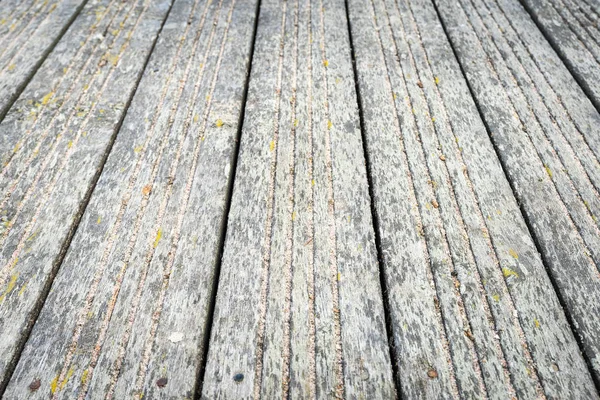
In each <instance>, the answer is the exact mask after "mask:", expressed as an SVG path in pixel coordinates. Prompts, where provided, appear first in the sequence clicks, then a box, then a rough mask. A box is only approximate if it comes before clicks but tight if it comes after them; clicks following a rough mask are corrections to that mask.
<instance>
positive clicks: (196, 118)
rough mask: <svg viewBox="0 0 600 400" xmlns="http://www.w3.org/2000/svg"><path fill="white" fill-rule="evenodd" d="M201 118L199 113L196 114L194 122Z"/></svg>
mask: <svg viewBox="0 0 600 400" xmlns="http://www.w3.org/2000/svg"><path fill="white" fill-rule="evenodd" d="M199 119H200V117H199V116H198V114H196V115H194V122H198V120H199Z"/></svg>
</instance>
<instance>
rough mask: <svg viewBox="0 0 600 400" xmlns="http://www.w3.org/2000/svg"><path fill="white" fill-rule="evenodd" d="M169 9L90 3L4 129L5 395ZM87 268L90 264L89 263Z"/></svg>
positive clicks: (0, 128)
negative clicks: (91, 27)
mask: <svg viewBox="0 0 600 400" xmlns="http://www.w3.org/2000/svg"><path fill="white" fill-rule="evenodd" d="M169 7H170V2H169V1H159V2H154V1H143V0H138V1H129V2H121V1H111V0H106V1H102V2H97V3H92V4H89V5H88V6H87V7H86V9H85V10H84V12H83V13H82V14H81V15H80V16H79V17H78V18H77V20H76V21H75V22H74V23H73V25H72V29H71V30H69V32H68V33H67V34H66V35H65V36H64V37H63V39H62V40H61V42H60V43H59V44H58V45H57V46H56V48H55V49H54V51H53V52H52V53H51V54H50V55H49V57H48V58H47V60H46V61H45V63H44V64H43V66H42V67H41V69H40V70H39V71H38V73H37V74H36V76H35V78H34V79H33V80H32V81H31V83H30V84H29V85H28V86H27V89H26V90H25V91H24V92H23V94H22V96H21V97H20V98H19V100H18V101H17V102H16V103H15V106H14V107H13V108H12V109H11V110H10V112H9V113H8V114H7V116H6V118H5V119H4V121H3V122H2V124H0V138H1V139H0V154H1V155H2V159H3V163H2V172H1V175H0V187H1V188H2V197H1V198H0V202H1V203H0V210H1V211H0V213H1V216H2V221H3V225H2V230H1V232H0V261H1V263H0V332H2V340H1V341H0V377H1V378H0V382H2V386H4V385H5V384H6V380H7V379H8V378H9V375H8V374H9V373H10V370H11V369H12V365H14V363H15V362H16V360H17V359H18V356H19V354H18V351H19V350H20V347H21V346H22V344H23V343H22V342H23V341H24V340H25V339H26V338H27V335H28V333H29V331H30V328H31V326H32V325H33V323H34V320H35V316H36V315H37V314H38V311H39V307H40V306H41V303H42V302H43V300H44V298H45V296H46V294H47V291H48V289H49V285H50V284H51V282H52V279H53V277H54V275H55V273H56V270H57V269H58V267H59V264H60V261H61V259H62V257H63V255H64V252H65V250H66V246H68V244H69V241H70V239H71V236H72V234H73V232H74V230H75V229H76V227H77V224H78V221H79V219H80V217H81V213H82V212H83V207H85V204H86V203H87V198H88V197H89V192H90V191H91V189H92V188H93V185H94V182H95V181H96V180H97V174H98V171H99V170H100V169H101V168H102V165H103V163H104V161H105V158H106V154H107V152H108V151H109V149H110V148H111V145H112V142H113V140H114V136H115V133H116V130H117V128H118V127H119V125H120V121H121V120H122V116H123V113H124V109H126V108H127V106H128V104H129V102H130V99H131V96H132V95H133V92H134V90H135V88H136V85H137V82H138V80H139V79H140V75H141V72H142V70H143V67H144V65H145V63H146V60H147V58H148V56H149V53H150V51H151V49H152V47H153V44H154V43H155V40H156V38H157V35H158V32H159V30H160V28H161V26H162V23H163V21H164V19H165V17H166V14H167V12H168V10H169ZM93 25H95V26H97V31H95V33H94V29H90V26H93ZM102 32H104V34H102ZM81 267H82V268H84V269H88V268H89V265H88V264H87V263H86V262H85V260H83V261H82V266H81ZM67 268H71V269H72V271H71V272H74V271H73V270H74V268H72V267H67ZM64 306H65V304H64V303H63V304H61V306H60V308H61V311H59V312H58V314H59V315H61V316H63V315H62V314H61V313H62V311H63V307H64ZM64 322H66V321H65V320H62V321H61V324H62V323H64ZM55 328H56V327H54V326H51V325H46V326H44V332H45V335H47V334H49V335H50V337H52V335H53V334H54V332H55ZM40 354H42V353H40ZM31 371H32V372H33V370H31ZM47 372H48V373H50V372H51V371H47ZM40 377H41V376H40ZM44 378H45V377H44ZM32 379H33V378H32ZM51 380H52V379H48V380H45V381H44V390H41V391H40V392H39V393H42V392H43V395H44V396H47V395H48V393H49V385H50V381H51ZM15 382H16V383H15V385H17V386H16V387H14V389H11V390H17V388H18V390H20V391H22V392H21V393H23V391H27V390H28V389H27V385H29V383H30V382H24V381H23V380H20V379H17V380H16V381H15ZM7 397H8V398H20V397H23V396H12V395H8V394H7Z"/></svg>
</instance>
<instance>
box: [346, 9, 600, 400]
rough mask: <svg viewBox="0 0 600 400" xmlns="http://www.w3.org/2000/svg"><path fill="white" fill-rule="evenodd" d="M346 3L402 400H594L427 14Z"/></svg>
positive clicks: (439, 32)
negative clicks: (541, 398)
mask: <svg viewBox="0 0 600 400" xmlns="http://www.w3.org/2000/svg"><path fill="white" fill-rule="evenodd" d="M349 4H350V10H349V11H350V22H351V28H352V37H353V43H354V49H355V53H356V69H357V72H358V79H359V93H360V97H361V104H362V105H363V112H364V124H365V131H366V132H365V133H366V142H367V143H366V144H367V151H368V156H369V162H370V166H371V176H372V187H373V193H374V202H375V212H376V215H377V218H378V226H379V234H380V238H381V243H382V249H381V251H382V255H383V265H384V271H385V279H386V282H387V290H388V293H387V296H388V298H389V308H390V314H391V319H392V321H391V323H392V329H393V337H394V345H395V349H396V354H397V358H398V359H397V360H396V361H397V362H398V365H399V368H398V371H399V376H398V377H397V379H398V380H399V381H400V386H401V390H402V392H403V393H402V394H403V395H404V396H405V397H406V398H441V397H446V396H447V397H452V396H454V397H465V398H483V397H488V398H493V399H506V398H513V397H518V398H535V397H537V396H540V395H544V394H545V395H546V396H548V397H553V398H560V397H568V396H573V395H575V393H577V394H578V395H576V396H575V397H585V398H589V397H591V396H593V395H594V394H595V389H594V384H593V381H592V379H591V376H590V374H589V372H588V370H587V366H586V364H585V361H584V359H583V357H582V356H581V354H580V352H579V349H578V347H577V343H576V341H575V338H574V337H573V334H572V332H571V331H570V328H569V325H568V323H567V319H566V317H565V315H564V313H563V312H562V309H561V305H560V303H559V301H558V298H557V297H556V295H555V293H554V289H553V287H552V283H551V281H550V279H549V278H548V276H547V274H546V271H545V268H544V265H543V264H542V261H541V259H540V257H539V255H538V253H537V251H536V247H535V244H534V243H533V240H532V239H531V237H530V236H529V233H528V230H527V226H526V224H525V222H524V220H523V219H522V216H521V214H520V211H519V207H518V205H517V202H516V200H515V198H514V196H513V194H512V191H511V188H510V186H509V183H508V181H507V180H506V178H505V176H504V173H503V171H502V167H501V165H500V163H499V161H498V158H497V156H496V154H495V153H494V148H493V146H492V143H491V142H490V140H489V138H488V136H487V133H486V130H485V126H484V124H483V122H482V120H481V119H480V117H479V115H478V112H477V108H476V106H475V103H474V102H473V100H472V99H471V96H470V94H469V89H468V87H467V84H466V82H465V80H464V78H463V76H462V74H461V71H460V67H459V65H458V63H457V61H456V59H455V58H454V56H453V54H452V48H451V47H450V45H449V43H448V41H447V39H446V37H445V34H444V30H443V28H442V26H441V24H440V22H439V20H438V17H437V14H436V11H435V9H434V7H433V5H432V4H431V3H430V2H429V1H425V0H397V1H394V0H351V1H350V2H349ZM408 249H410V250H408ZM407 250H408V251H407ZM555 368H559V369H560V371H561V374H557V373H556V371H555V370H554V369H555Z"/></svg>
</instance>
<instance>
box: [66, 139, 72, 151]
mask: <svg viewBox="0 0 600 400" xmlns="http://www.w3.org/2000/svg"><path fill="white" fill-rule="evenodd" d="M67 147H68V148H69V149H70V148H71V147H73V141H72V140H69V143H67Z"/></svg>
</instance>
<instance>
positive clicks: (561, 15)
mask: <svg viewBox="0 0 600 400" xmlns="http://www.w3.org/2000/svg"><path fill="white" fill-rule="evenodd" d="M521 2H522V3H523V5H524V6H525V8H527V10H528V11H529V13H530V14H531V16H532V18H533V19H534V21H535V22H536V23H537V25H538V27H539V28H540V29H541V30H542V32H544V34H545V36H546V38H547V39H548V41H549V42H550V43H551V44H552V46H553V47H554V50H556V52H557V53H558V54H559V55H560V57H561V58H562V60H563V62H564V63H565V65H566V66H567V68H569V70H570V71H571V73H572V74H573V76H574V77H575V79H576V80H577V81H578V82H579V84H580V85H581V87H582V88H583V90H584V91H585V93H586V94H587V95H588V96H589V98H590V100H591V101H592V103H593V104H594V105H595V106H596V109H597V110H600V29H599V28H600V27H599V25H598V24H599V22H600V21H599V18H600V4H599V3H597V2H596V1H595V0H587V1H582V0H521ZM594 3H595V5H594Z"/></svg>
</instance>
